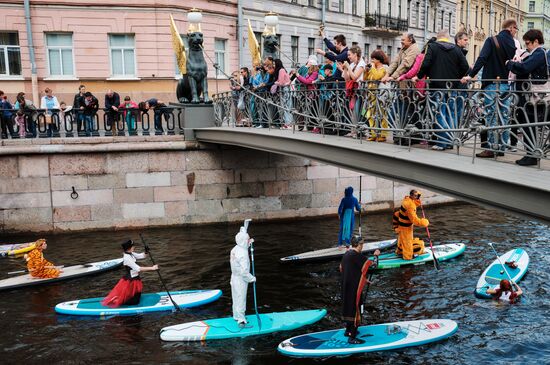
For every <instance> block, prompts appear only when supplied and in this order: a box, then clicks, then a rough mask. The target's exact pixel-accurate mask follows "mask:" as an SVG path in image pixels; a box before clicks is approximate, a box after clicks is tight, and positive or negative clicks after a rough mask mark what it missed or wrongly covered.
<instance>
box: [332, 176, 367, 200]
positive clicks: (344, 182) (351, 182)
mask: <svg viewBox="0 0 550 365" xmlns="http://www.w3.org/2000/svg"><path fill="white" fill-rule="evenodd" d="M349 186H351V187H352V188H353V193H354V195H355V193H356V192H358V191H359V178H357V177H341V178H339V179H336V191H337V192H339V193H340V194H342V196H344V190H346V188H347V187H349ZM363 189H366V186H363Z"/></svg>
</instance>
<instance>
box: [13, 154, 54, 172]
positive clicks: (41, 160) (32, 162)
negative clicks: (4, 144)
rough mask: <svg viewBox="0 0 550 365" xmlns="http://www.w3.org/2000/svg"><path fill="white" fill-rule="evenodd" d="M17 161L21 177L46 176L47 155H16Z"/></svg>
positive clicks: (47, 170)
mask: <svg viewBox="0 0 550 365" xmlns="http://www.w3.org/2000/svg"><path fill="white" fill-rule="evenodd" d="M17 160H18V163H19V176H21V177H32V176H40V177H48V176H49V169H48V156H47V155H29V156H19V157H17Z"/></svg>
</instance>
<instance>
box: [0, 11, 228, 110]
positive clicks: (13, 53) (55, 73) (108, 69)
mask: <svg viewBox="0 0 550 365" xmlns="http://www.w3.org/2000/svg"><path fill="white" fill-rule="evenodd" d="M190 5H191V4H189V3H187V2H183V3H182V2H179V1H176V0H156V1H153V0H138V1H136V2H132V3H125V4H121V3H119V2H115V1H112V0H98V1H95V2H94V3H93V4H90V5H86V6H84V5H83V3H82V2H79V1H76V0H54V1H51V0H47V1H46V0H42V1H40V0H38V1H34V0H33V1H32V2H31V6H30V28H31V34H32V41H33V50H34V55H35V59H36V61H35V65H36V79H35V82H34V83H33V82H32V79H33V75H32V72H31V56H30V51H29V49H30V48H29V43H28V42H29V36H28V33H27V27H26V24H25V10H24V4H23V1H18V0H16V1H11V0H8V1H7V0H0V6H1V7H2V17H0V84H1V85H2V86H1V88H0V89H2V90H3V91H4V92H6V93H7V95H8V97H9V98H10V99H11V100H13V98H14V96H15V94H16V93H17V92H20V91H24V92H25V93H27V97H28V98H29V99H31V97H30V96H31V95H33V96H32V99H31V100H33V101H34V102H35V104H39V103H38V100H35V99H37V97H40V96H42V95H43V91H44V89H45V88H46V87H50V88H51V89H53V90H54V95H57V97H58V99H59V100H60V101H61V100H65V101H66V102H67V103H68V104H69V105H70V104H72V96H73V95H74V94H75V93H76V92H77V90H78V85H80V84H85V85H86V87H87V90H88V91H91V92H92V93H94V94H96V96H97V97H98V99H99V100H100V105H101V106H102V105H103V103H102V99H103V95H104V94H105V91H106V90H107V89H113V90H115V91H117V92H119V94H120V95H121V96H123V95H131V96H132V98H133V99H134V100H144V99H147V98H150V97H157V98H159V99H161V100H163V101H175V100H176V95H175V87H176V83H177V79H178V78H179V77H180V76H179V72H178V70H177V66H176V62H175V57H174V51H173V50H172V37H171V34H170V26H169V24H170V22H169V15H170V14H172V16H173V17H174V19H175V22H176V25H177V27H178V29H179V32H180V33H182V34H185V33H187V26H188V24H187V20H186V19H187V15H186V14H187V11H188V10H189V9H190V7H191V6H190ZM192 5H193V6H195V7H197V8H199V9H201V10H202V13H203V20H202V31H203V33H204V49H205V50H206V53H207V54H208V56H209V57H210V59H212V61H211V60H210V59H208V58H207V63H208V66H209V77H210V78H211V79H212V80H211V82H210V91H211V92H215V91H216V84H217V83H216V82H215V78H216V72H215V71H214V68H213V66H212V65H213V62H214V60H216V61H217V62H218V63H219V64H220V67H221V68H223V69H224V70H229V69H232V68H235V67H236V66H237V62H238V47H237V37H236V21H235V19H236V14H237V1H236V0H229V1H207V0H197V1H193V4H192ZM222 82H223V81H222ZM33 84H34V85H36V87H35V88H34V89H35V90H33ZM220 87H221V86H220ZM38 90H39V95H36V93H37V91H38Z"/></svg>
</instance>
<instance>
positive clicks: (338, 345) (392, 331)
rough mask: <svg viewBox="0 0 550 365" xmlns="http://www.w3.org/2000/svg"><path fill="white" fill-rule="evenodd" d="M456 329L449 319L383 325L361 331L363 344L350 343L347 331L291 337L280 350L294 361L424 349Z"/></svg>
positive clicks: (451, 333)
mask: <svg viewBox="0 0 550 365" xmlns="http://www.w3.org/2000/svg"><path fill="white" fill-rule="evenodd" d="M457 329H458V325H457V323H456V322H455V321H451V320H450V319H425V320H419V321H406V322H394V323H384V324H376V325H372V326H361V327H359V333H358V335H357V338H359V339H362V340H364V341H365V343H363V344H357V345H352V344H350V343H348V337H346V336H344V332H345V330H344V329H340V330H332V331H324V332H315V333H309V334H306V335H301V336H297V337H292V338H290V339H288V340H285V341H283V342H281V343H280V344H279V347H278V348H277V349H278V350H279V352H280V353H282V354H284V355H287V356H293V357H329V356H346V355H352V354H358V353H365V352H374V351H385V350H394V349H400V348H404V347H411V346H419V345H424V344H427V343H430V342H435V341H439V340H442V339H444V338H447V337H450V336H452V335H453V334H454V333H455V332H456V331H457Z"/></svg>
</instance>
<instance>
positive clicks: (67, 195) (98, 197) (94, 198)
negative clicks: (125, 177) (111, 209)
mask: <svg viewBox="0 0 550 365" xmlns="http://www.w3.org/2000/svg"><path fill="white" fill-rule="evenodd" d="M52 201H53V206H54V207H63V206H81V205H96V204H112V203H113V190H111V189H99V190H81V191H79V192H78V198H77V199H73V198H71V191H54V192H52Z"/></svg>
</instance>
